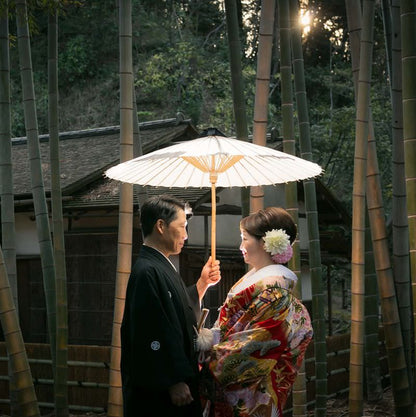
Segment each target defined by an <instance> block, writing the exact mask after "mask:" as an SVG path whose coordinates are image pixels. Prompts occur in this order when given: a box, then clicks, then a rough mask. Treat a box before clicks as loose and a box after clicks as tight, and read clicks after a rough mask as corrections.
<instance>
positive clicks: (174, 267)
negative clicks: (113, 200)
mask: <svg viewBox="0 0 416 417" xmlns="http://www.w3.org/2000/svg"><path fill="white" fill-rule="evenodd" d="M143 246H147V247H148V248H152V249H154V250H156V251H158V252H159V253H160V254H161V255H163V257H164V258H166V259H167V260H168V261H169V263H170V264H171V265H172V268H173V269H174V270H175V271H176V272H178V270H177V269H176V266H175V265H173V263H172V261H171V260H170V259H169V258H168V257H167V256H166V255H165V254H164V253H162V252H161V251H160V250H159V249H157V248H155V247H154V246H150V245H146V244H144V243H143Z"/></svg>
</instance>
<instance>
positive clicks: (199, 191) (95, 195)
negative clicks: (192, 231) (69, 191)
mask: <svg viewBox="0 0 416 417" xmlns="http://www.w3.org/2000/svg"><path fill="white" fill-rule="evenodd" d="M119 185H120V183H119V182H118V181H114V180H111V179H108V178H101V179H100V180H97V181H95V182H93V183H91V184H90V186H88V187H86V188H84V189H82V190H81V191H79V192H77V193H75V194H74V195H73V196H72V198H71V199H70V200H65V201H64V202H63V206H64V209H65V210H70V209H83V208H91V207H94V208H98V207H104V206H105V207H118V204H119V195H120V192H119V191H120V187H119ZM145 189H146V191H147V195H148V196H149V197H150V196H153V195H160V194H168V195H171V196H174V197H177V198H180V199H181V200H184V201H187V202H188V203H189V204H191V206H192V207H197V206H198V205H200V204H202V203H205V202H209V201H210V197H211V190H210V189H209V188H176V187H172V188H165V187H145ZM133 190H134V200H133V201H134V204H137V201H138V191H139V187H138V186H134V188H133Z"/></svg>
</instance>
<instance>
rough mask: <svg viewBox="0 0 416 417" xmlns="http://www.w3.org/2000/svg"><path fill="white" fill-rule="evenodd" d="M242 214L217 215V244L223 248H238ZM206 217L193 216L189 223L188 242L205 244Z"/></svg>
mask: <svg viewBox="0 0 416 417" xmlns="http://www.w3.org/2000/svg"><path fill="white" fill-rule="evenodd" d="M240 219H241V216H234V215H229V214H227V215H217V227H216V234H217V239H216V241H217V246H218V247H219V246H221V247H222V248H238V247H239V246H240ZM204 228H205V226H204V217H203V216H193V217H192V218H191V219H190V220H189V223H188V244H189V245H192V246H194V245H197V246H203V245H204V244H205V242H204ZM208 245H211V216H209V217H208Z"/></svg>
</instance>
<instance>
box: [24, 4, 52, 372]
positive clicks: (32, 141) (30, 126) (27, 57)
mask: <svg viewBox="0 0 416 417" xmlns="http://www.w3.org/2000/svg"><path fill="white" fill-rule="evenodd" d="M16 21H17V38H18V48H19V63H20V68H21V70H20V75H21V79H22V91H23V108H24V115H25V127H26V136H27V143H28V151H29V160H30V173H31V181H32V193H33V201H34V207H35V217H36V228H37V233H38V240H39V246H40V258H41V263H42V272H43V283H44V291H45V300H46V310H47V319H48V320H47V321H48V330H49V342H50V346H51V356H52V363H53V369H54V370H55V363H56V351H55V346H56V294H55V261H54V256H53V246H52V239H51V233H50V225H49V217H48V207H47V205H46V198H45V187H44V185H43V175H42V164H41V158H40V147H39V132H38V122H37V114H36V103H35V92H34V86H33V71H32V58H31V52H30V37H29V27H28V18H27V9H26V1H25V0H16Z"/></svg>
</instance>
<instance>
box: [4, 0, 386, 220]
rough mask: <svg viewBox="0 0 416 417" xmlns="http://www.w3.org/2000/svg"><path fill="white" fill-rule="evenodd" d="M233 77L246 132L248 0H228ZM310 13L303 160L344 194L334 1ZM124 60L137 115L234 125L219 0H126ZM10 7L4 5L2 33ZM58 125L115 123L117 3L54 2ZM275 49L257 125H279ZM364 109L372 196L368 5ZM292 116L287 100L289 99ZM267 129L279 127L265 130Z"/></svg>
mask: <svg viewBox="0 0 416 417" xmlns="http://www.w3.org/2000/svg"><path fill="white" fill-rule="evenodd" d="M237 3H238V7H239V8H240V10H241V11H242V13H244V19H243V17H242V15H241V16H239V22H240V27H241V36H242V39H241V44H242V45H243V48H244V50H243V52H244V53H243V54H242V55H243V58H242V68H243V78H244V86H245V96H246V109H247V112H248V115H247V120H248V122H249V131H251V125H252V118H253V107H254V93H255V73H256V66H257V62H256V60H257V56H256V50H257V40H258V23H259V7H260V2H241V3H240V2H237ZM54 4H55V2H54V1H53V0H42V1H33V2H29V15H30V19H31V29H32V33H31V37H32V39H31V41H32V42H31V44H32V59H33V70H34V80H35V93H36V99H37V106H38V118H39V129H40V132H41V133H45V132H46V131H47V112H46V110H47V88H46V83H47V21H48V19H47V13H46V10H47V8H48V7H49V6H50V5H54ZM308 8H309V10H310V11H311V13H313V16H314V24H313V26H312V30H311V32H309V34H308V35H307V36H306V37H305V38H304V59H305V60H304V62H305V76H306V90H307V96H308V102H309V113H310V114H309V115H310V124H311V140H312V147H313V153H314V160H315V161H316V162H318V163H319V164H321V165H322V166H323V167H324V168H325V174H324V176H323V180H324V182H325V183H326V184H327V185H328V186H329V187H330V188H331V190H332V191H334V192H335V194H336V195H337V196H338V197H339V198H340V199H341V200H342V201H344V202H345V203H346V204H347V206H348V205H349V204H350V195H351V190H352V178H353V172H352V166H353V156H354V139H355V103H354V92H353V83H352V73H351V62H350V58H349V51H348V47H349V45H348V34H347V32H346V27H347V23H346V17H345V6H344V2H343V0H336V1H334V2H324V1H321V0H313V1H311V0H310V1H309V2H308ZM132 15H133V19H132V33H133V39H132V43H133V65H134V71H135V74H134V75H135V86H136V97H137V108H138V115H139V120H140V121H146V120H152V119H153V120H154V119H161V118H165V117H167V118H169V117H172V116H173V115H174V114H176V113H177V112H178V111H181V112H183V113H184V114H185V116H186V117H190V118H191V119H192V120H193V122H194V123H195V124H196V125H197V127H198V128H199V129H200V130H202V129H205V128H207V127H212V126H214V127H217V128H218V129H220V130H221V131H223V132H224V133H225V134H227V135H233V134H235V127H234V115H233V105H232V95H231V74H230V67H229V60H228V44H227V33H226V27H225V17H224V9H223V6H222V3H221V2H219V1H212V2H203V1H195V2H194V1H192V2H184V1H178V0H173V1H169V2H167V1H164V0H133V2H132ZM14 19H15V16H13V12H11V14H10V30H11V37H12V38H13V37H15V35H16V33H15V24H14V23H13V22H14ZM58 24H59V63H58V65H59V93H60V128H61V130H75V129H84V128H89V127H96V126H105V125H115V124H118V123H119V103H118V98H119V97H118V94H119V91H118V90H119V74H118V71H119V69H118V65H119V63H118V59H119V51H118V48H119V39H118V10H117V2H114V0H88V1H86V0H78V1H75V0H72V1H69V0H67V1H60V2H59V19H58ZM278 54H279V51H278V48H276V47H275V48H274V52H273V68H272V73H271V84H270V89H271V92H270V106H269V118H268V128H269V131H271V130H272V129H273V130H274V131H275V132H279V131H280V127H281V114H280V76H279V71H280V68H279V65H280V64H279V56H278ZM373 74H374V75H373V89H372V94H373V97H372V112H373V116H374V128H375V134H376V141H377V149H378V156H379V165H380V172H381V178H382V184H383V191H384V196H385V198H386V202H387V212H388V211H389V207H390V203H389V201H390V200H391V143H390V142H391V132H390V118H389V117H390V97H389V87H388V84H387V82H386V80H387V73H386V58H385V47H384V40H383V36H382V25H381V21H380V18H379V15H377V16H376V31H375V53H374V70H373ZM11 79H12V84H11V85H12V88H11V90H12V130H13V134H14V135H15V136H23V135H24V134H25V133H24V121H23V111H22V105H21V88H20V78H19V71H18V59H17V48H16V43H11ZM294 110H295V116H296V103H295V109H294ZM276 136H279V134H278V133H277V135H276Z"/></svg>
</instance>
